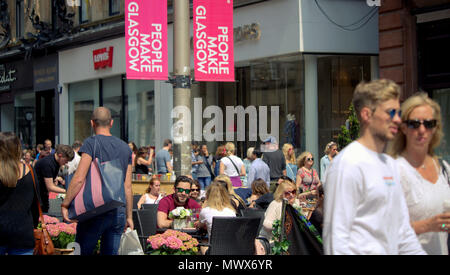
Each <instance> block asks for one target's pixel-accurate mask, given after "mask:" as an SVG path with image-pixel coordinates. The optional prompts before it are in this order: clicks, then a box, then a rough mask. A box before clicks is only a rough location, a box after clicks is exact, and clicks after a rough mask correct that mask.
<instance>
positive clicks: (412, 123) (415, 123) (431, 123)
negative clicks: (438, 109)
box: [405, 119, 437, 129]
mask: <svg viewBox="0 0 450 275" xmlns="http://www.w3.org/2000/svg"><path fill="white" fill-rule="evenodd" d="M405 123H406V125H407V126H408V128H411V129H417V128H419V127H420V125H422V124H423V126H425V128H427V129H433V128H434V127H436V123H437V120H436V119H429V120H418V119H414V120H406V121H405Z"/></svg>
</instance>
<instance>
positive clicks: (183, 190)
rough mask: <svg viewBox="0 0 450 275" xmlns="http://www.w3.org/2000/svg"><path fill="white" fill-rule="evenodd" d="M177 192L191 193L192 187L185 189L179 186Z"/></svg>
mask: <svg viewBox="0 0 450 275" xmlns="http://www.w3.org/2000/svg"><path fill="white" fill-rule="evenodd" d="M176 190H177V192H178V193H183V192H184V193H186V194H189V193H191V189H184V188H179V187H177V189H176Z"/></svg>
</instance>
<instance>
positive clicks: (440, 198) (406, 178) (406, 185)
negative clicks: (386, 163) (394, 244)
mask: <svg viewBox="0 0 450 275" xmlns="http://www.w3.org/2000/svg"><path fill="white" fill-rule="evenodd" d="M396 162H397V164H398V167H399V173H400V181H401V184H402V187H403V192H404V193H405V198H406V204H407V205H408V209H409V216H410V219H411V221H420V220H424V219H429V218H431V217H433V216H435V215H437V214H441V213H443V212H444V200H450V187H449V184H448V182H447V179H446V178H445V176H444V174H443V173H442V170H441V171H440V173H439V178H438V180H437V182H436V183H434V184H433V183H432V182H429V181H428V180H426V179H424V178H423V177H422V175H420V173H419V172H417V170H416V169H414V167H412V166H411V164H409V162H408V161H407V160H406V159H405V158H404V157H398V159H397V160H396ZM435 165H436V169H438V167H437V164H436V163H435ZM418 238H419V241H420V244H422V247H423V249H424V250H425V251H426V252H427V253H428V254H430V255H448V247H447V238H448V233H447V232H427V233H423V234H420V235H419V236H418Z"/></svg>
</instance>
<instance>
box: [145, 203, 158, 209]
mask: <svg viewBox="0 0 450 275" xmlns="http://www.w3.org/2000/svg"><path fill="white" fill-rule="evenodd" d="M141 209H158V204H157V203H144V204H142V205H141ZM155 211H156V210H155Z"/></svg>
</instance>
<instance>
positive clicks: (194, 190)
mask: <svg viewBox="0 0 450 275" xmlns="http://www.w3.org/2000/svg"><path fill="white" fill-rule="evenodd" d="M198 190H199V189H197V188H195V189H194V188H193V189H191V192H198Z"/></svg>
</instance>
